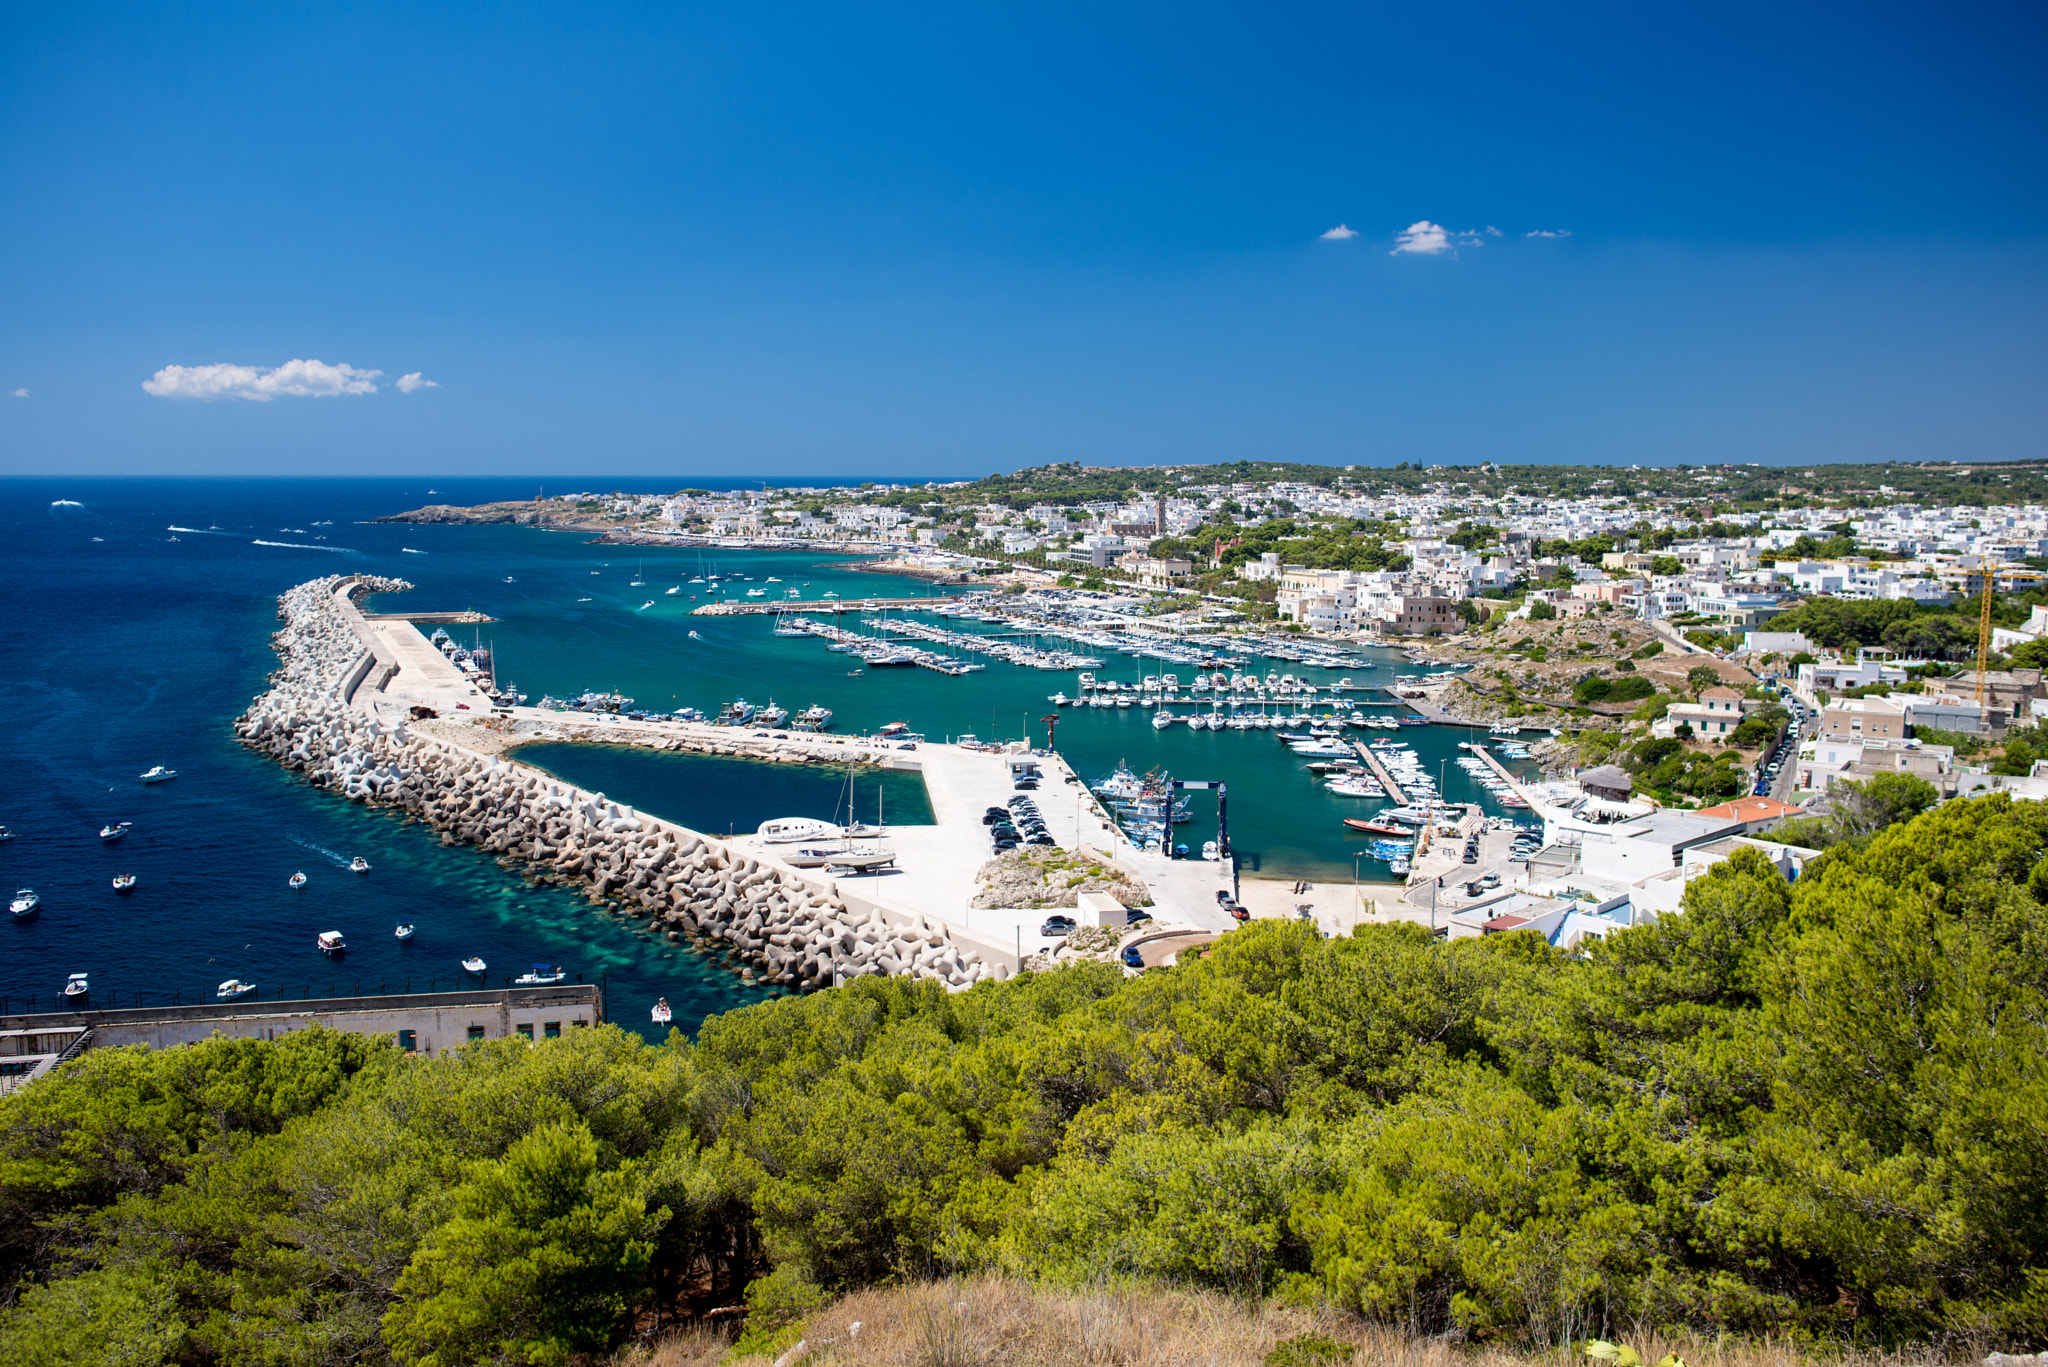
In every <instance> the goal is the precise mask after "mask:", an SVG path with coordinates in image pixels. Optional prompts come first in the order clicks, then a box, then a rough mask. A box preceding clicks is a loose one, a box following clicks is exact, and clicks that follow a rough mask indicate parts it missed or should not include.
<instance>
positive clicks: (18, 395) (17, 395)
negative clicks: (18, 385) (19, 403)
mask: <svg viewBox="0 0 2048 1367" xmlns="http://www.w3.org/2000/svg"><path fill="white" fill-rule="evenodd" d="M7 397H8V398H10V399H25V398H27V397H28V391H27V390H26V389H17V390H15V391H14V392H13V393H11V394H9V395H8V396H7Z"/></svg>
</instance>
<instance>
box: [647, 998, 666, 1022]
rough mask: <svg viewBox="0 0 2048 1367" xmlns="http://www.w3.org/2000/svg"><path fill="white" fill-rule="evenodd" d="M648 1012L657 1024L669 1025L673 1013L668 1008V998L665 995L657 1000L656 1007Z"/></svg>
mask: <svg viewBox="0 0 2048 1367" xmlns="http://www.w3.org/2000/svg"><path fill="white" fill-rule="evenodd" d="M647 1014H648V1016H649V1017H650V1018H651V1019H652V1020H653V1021H654V1023H655V1024H656V1025H667V1024H668V1023H669V1017H670V1014H671V1013H670V1012H669V1009H668V998H667V997H663V998H661V999H660V1000H659V1001H657V1002H655V1003H654V1009H653V1010H652V1011H650V1012H648V1013H647Z"/></svg>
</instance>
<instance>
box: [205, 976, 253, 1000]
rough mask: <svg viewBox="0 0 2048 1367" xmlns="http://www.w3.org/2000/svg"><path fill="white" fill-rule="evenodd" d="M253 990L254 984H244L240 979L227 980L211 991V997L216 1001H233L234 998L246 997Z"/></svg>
mask: <svg viewBox="0 0 2048 1367" xmlns="http://www.w3.org/2000/svg"><path fill="white" fill-rule="evenodd" d="M255 990H256V984H255V983H245V982H243V981H242V980H241V979H240V978H229V979H228V980H227V981H226V982H224V983H222V984H221V985H220V986H219V987H216V988H214V989H213V995H214V997H215V999H216V1000H219V1001H224V1002H225V1001H233V1000H234V999H235V998H236V997H246V996H248V995H249V994H250V993H251V992H254V991H255Z"/></svg>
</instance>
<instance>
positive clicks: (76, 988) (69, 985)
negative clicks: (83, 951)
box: [64, 973, 92, 997]
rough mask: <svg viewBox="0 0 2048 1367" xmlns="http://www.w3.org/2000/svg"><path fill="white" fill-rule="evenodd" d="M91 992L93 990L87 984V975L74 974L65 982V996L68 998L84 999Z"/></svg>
mask: <svg viewBox="0 0 2048 1367" xmlns="http://www.w3.org/2000/svg"><path fill="white" fill-rule="evenodd" d="M90 991H92V988H91V986H90V985H88V984H87V982H86V975H85V974H83V973H74V974H72V975H71V976H70V977H69V978H66V979H65V980H64V995H65V996H67V997H83V996H84V995H85V994H86V993H88V992H90Z"/></svg>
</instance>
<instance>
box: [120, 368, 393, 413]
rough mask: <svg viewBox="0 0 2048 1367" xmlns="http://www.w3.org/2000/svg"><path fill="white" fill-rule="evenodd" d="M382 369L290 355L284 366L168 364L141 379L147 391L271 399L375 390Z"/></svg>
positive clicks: (164, 395) (173, 396) (194, 396)
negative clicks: (296, 357)
mask: <svg viewBox="0 0 2048 1367" xmlns="http://www.w3.org/2000/svg"><path fill="white" fill-rule="evenodd" d="M383 378H384V372H383V371H381V370H358V369H356V368H355V367H354V366H352V365H329V364H327V363H326V362H325V361H298V360H293V361H286V362H285V363H284V364H283V365H281V366H253V365H232V364H229V363H227V362H220V363H218V364H215V365H195V366H183V365H167V366H165V367H164V368H163V369H162V370H159V371H158V372H157V373H156V374H154V375H152V376H150V377H149V378H148V379H146V380H144V381H143V382H142V388H143V390H144V392H146V393H150V394H154V395H156V396H157V397H158V398H159V399H249V400H251V401H253V402H256V403H269V402H270V401H271V400H272V399H275V398H278V397H279V396H283V397H286V398H333V397H336V396H338V395H356V394H374V393H376V392H377V381H379V380H381V379H383Z"/></svg>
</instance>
